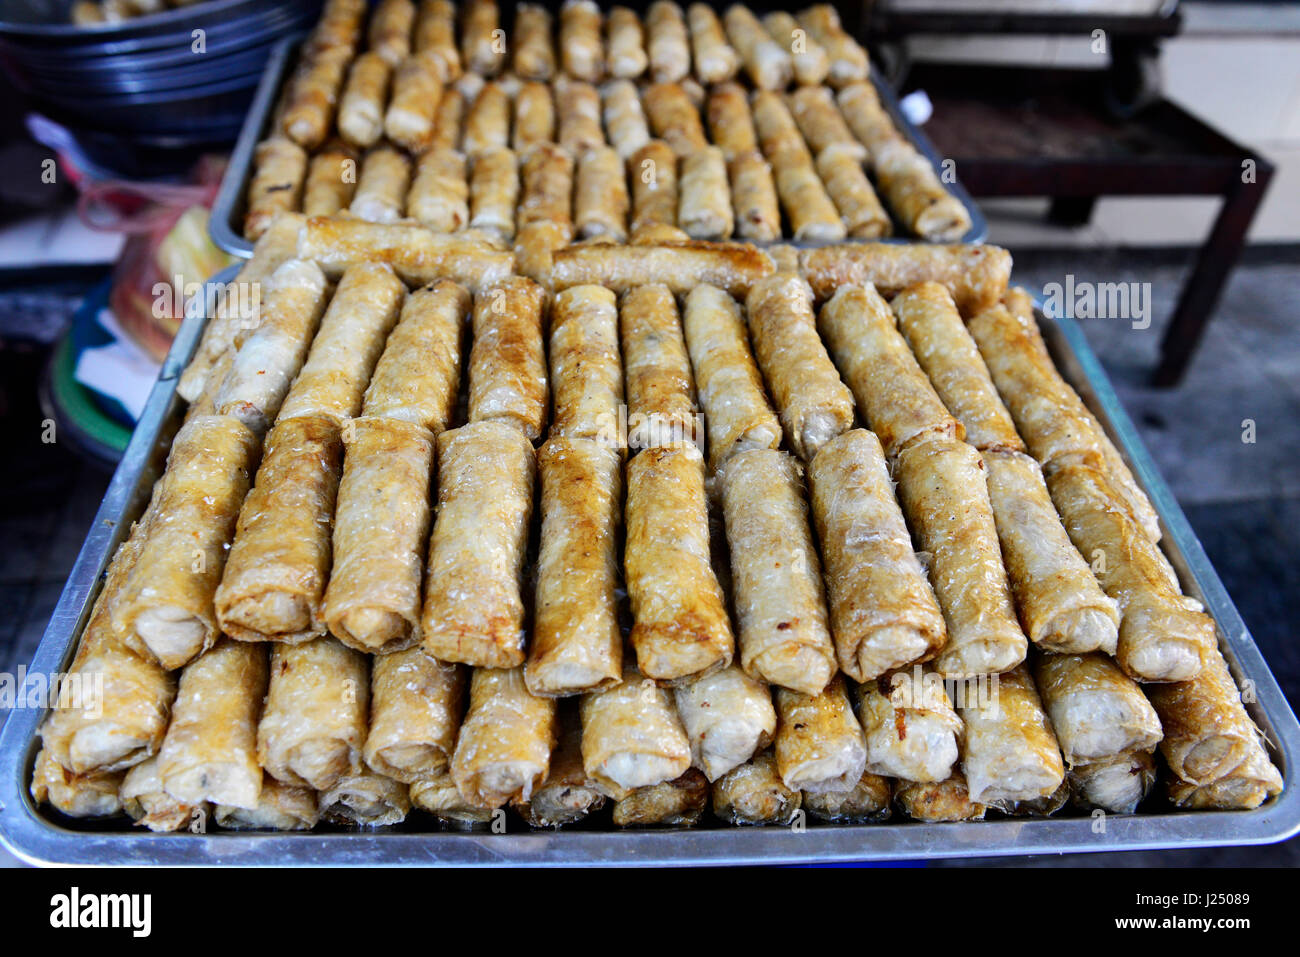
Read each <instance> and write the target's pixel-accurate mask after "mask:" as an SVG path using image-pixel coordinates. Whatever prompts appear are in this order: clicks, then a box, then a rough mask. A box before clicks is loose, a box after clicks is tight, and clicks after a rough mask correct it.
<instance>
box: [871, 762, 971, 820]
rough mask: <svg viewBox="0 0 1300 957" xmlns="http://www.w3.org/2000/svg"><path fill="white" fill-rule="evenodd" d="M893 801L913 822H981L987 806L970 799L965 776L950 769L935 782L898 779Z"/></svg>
mask: <svg viewBox="0 0 1300 957" xmlns="http://www.w3.org/2000/svg"><path fill="white" fill-rule="evenodd" d="M894 800H895V801H896V802H897V803H898V806H899V808H900V809H901V810H902V812H903V813H904V814H906V815H907V816H908V817H910V818H911V819H912V820H914V821H926V822H928V823H932V824H934V823H940V822H944V821H982V820H983V819H984V815H985V814H987V813H988V805H986V804H979V803H977V802H975V801H972V800H971V797H970V790H969V789H968V788H967V786H966V778H965V777H964V776H963V775H962V773H961V771H959V770H956V769H954V770H953V772H952V775H951V777H949V778H948V779H947V780H946V781H940V782H939V783H937V784H932V783H917V782H913V781H898V782H897V784H896V786H895V788H894Z"/></svg>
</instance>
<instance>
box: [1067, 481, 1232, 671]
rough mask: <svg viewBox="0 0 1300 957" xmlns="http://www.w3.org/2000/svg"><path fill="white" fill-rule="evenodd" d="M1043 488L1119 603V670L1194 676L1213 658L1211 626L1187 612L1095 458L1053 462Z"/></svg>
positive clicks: (1157, 554) (1165, 567)
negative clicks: (1047, 491)
mask: <svg viewBox="0 0 1300 957" xmlns="http://www.w3.org/2000/svg"><path fill="white" fill-rule="evenodd" d="M1047 487H1048V489H1050V490H1051V493H1052V502H1053V503H1054V504H1055V505H1056V509H1057V511H1058V512H1059V513H1060V515H1061V518H1062V519H1063V521H1064V523H1065V529H1066V531H1067V532H1069V534H1070V538H1071V540H1072V541H1073V542H1074V544H1075V546H1076V547H1077V548H1078V549H1079V551H1080V552H1081V553H1082V554H1083V558H1084V560H1085V561H1087V562H1088V563H1089V565H1090V566H1091V568H1092V572H1093V574H1094V575H1096V577H1097V581H1098V582H1099V583H1100V584H1101V587H1102V588H1103V589H1104V590H1105V592H1106V594H1107V595H1109V596H1110V597H1111V598H1113V599H1114V600H1115V602H1116V604H1118V605H1119V611H1120V615H1121V618H1120V624H1119V642H1118V647H1117V650H1116V654H1115V657H1116V660H1117V661H1118V662H1119V664H1120V667H1121V668H1123V669H1124V671H1125V672H1126V673H1127V674H1128V675H1129V676H1130V677H1132V678H1135V679H1137V680H1138V681H1186V680H1188V679H1190V678H1194V677H1195V676H1196V675H1197V673H1198V672H1199V671H1200V669H1201V666H1202V662H1203V660H1204V659H1205V658H1206V657H1207V656H1209V655H1211V654H1213V652H1214V648H1215V634H1214V621H1213V620H1212V619H1211V618H1210V617H1209V616H1208V615H1205V614H1203V613H1202V612H1200V611H1194V610H1192V609H1191V608H1189V607H1188V606H1187V604H1186V601H1185V599H1184V598H1183V596H1182V595H1181V594H1180V593H1179V591H1178V583H1177V581H1176V580H1175V579H1174V578H1173V576H1172V575H1171V574H1170V572H1169V564H1168V561H1167V560H1166V559H1165V557H1164V555H1163V554H1162V553H1161V551H1160V546H1159V545H1157V544H1155V542H1153V541H1151V539H1150V538H1149V537H1148V536H1147V535H1146V533H1145V532H1144V531H1143V530H1142V528H1141V526H1139V525H1138V523H1137V521H1136V520H1135V519H1134V518H1133V516H1132V514H1131V513H1130V512H1129V510H1128V509H1127V508H1126V507H1125V505H1124V499H1123V498H1122V497H1121V494H1120V492H1119V491H1118V490H1117V489H1116V488H1115V486H1114V485H1113V484H1111V482H1110V481H1109V480H1108V479H1107V477H1106V474H1105V472H1104V471H1103V465H1102V461H1101V459H1100V457H1098V456H1064V457H1062V458H1060V459H1058V460H1057V461H1056V462H1055V463H1054V464H1053V465H1051V466H1049V468H1048V469H1047Z"/></svg>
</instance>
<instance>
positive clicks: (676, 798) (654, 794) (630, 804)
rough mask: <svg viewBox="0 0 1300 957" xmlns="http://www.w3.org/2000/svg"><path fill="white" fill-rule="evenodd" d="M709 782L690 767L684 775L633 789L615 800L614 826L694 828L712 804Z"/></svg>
mask: <svg viewBox="0 0 1300 957" xmlns="http://www.w3.org/2000/svg"><path fill="white" fill-rule="evenodd" d="M709 793H710V789H709V782H708V779H707V778H705V776H704V775H703V774H701V773H700V772H699V771H697V770H695V768H691V769H690V770H688V771H687V772H686V773H685V774H683V775H682V776H681V777H679V778H677V779H676V780H673V781H665V782H664V783H663V784H652V785H651V786H650V787H648V788H639V789H637V790H635V791H632V792H631V793H629V794H628V795H627V797H624V798H623V799H621V800H619V801H616V802H615V803H614V814H613V820H614V826H615V827H692V826H694V825H695V824H696V823H697V822H698V821H699V820H700V817H701V816H702V815H703V814H704V809H705V808H706V807H708V804H709Z"/></svg>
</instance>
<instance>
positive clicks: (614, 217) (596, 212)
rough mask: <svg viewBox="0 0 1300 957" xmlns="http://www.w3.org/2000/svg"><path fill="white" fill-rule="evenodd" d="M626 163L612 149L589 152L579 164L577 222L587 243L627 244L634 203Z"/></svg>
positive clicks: (575, 207)
mask: <svg viewBox="0 0 1300 957" xmlns="http://www.w3.org/2000/svg"><path fill="white" fill-rule="evenodd" d="M623 173H624V170H623V160H622V159H620V158H619V155H618V152H617V151H616V150H614V149H613V148H612V147H608V146H601V147H597V148H595V149H591V150H588V151H587V152H586V153H584V154H583V156H582V158H581V159H580V160H579V161H578V172H577V177H576V180H575V186H574V193H573V219H574V225H575V226H576V227H577V229H578V235H579V236H581V237H582V238H583V239H596V238H600V239H608V240H611V241H612V242H616V243H621V242H624V241H626V240H627V213H628V207H629V205H630V201H629V199H628V194H627V179H626V178H625V177H624V175H623Z"/></svg>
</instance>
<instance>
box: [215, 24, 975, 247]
mask: <svg viewBox="0 0 1300 957" xmlns="http://www.w3.org/2000/svg"><path fill="white" fill-rule="evenodd" d="M301 42H302V36H301V35H300V36H296V37H288V38H286V39H285V40H283V41H282V42H281V43H279V44H278V45H277V46H276V47H275V49H274V50H273V51H272V53H271V58H270V59H269V60H268V61H267V64H266V72H265V73H264V74H263V75H262V82H261V84H260V85H259V86H258V88H257V94H256V95H255V96H254V98H253V104H252V106H250V107H249V108H248V115H247V116H246V117H245V118H244V126H243V129H241V130H240V133H239V139H238V140H237V141H236V142H235V149H234V152H232V153H231V154H230V163H229V165H227V166H226V172H225V175H224V176H223V177H222V180H221V187H220V189H219V190H218V191H217V197H216V199H215V200H214V201H213V203H212V215H211V217H210V218H209V220H208V223H209V225H208V231H209V232H210V233H211V235H212V241H213V242H214V243H216V244H217V245H218V246H220V247H221V248H222V249H224V250H225V251H226V252H228V253H232V254H233V255H236V256H243V257H245V258H247V257H249V256H251V255H253V244H252V242H250V241H249V240H247V239H245V238H244V211H245V208H246V205H247V204H246V200H247V197H248V184H249V181H250V180H251V179H252V176H253V154H254V153H255V152H256V150H257V144H258V143H260V142H261V141H262V138H263V136H265V135H266V132H267V126H268V125H269V124H270V122H271V113H272V112H273V111H274V110H275V104H276V100H277V98H278V97H279V95H280V89H281V87H282V85H283V83H284V80H285V77H287V76H288V74H289V70H290V67H291V66H292V65H293V62H294V59H295V55H296V53H297V48H298V45H299V44H300V43H301ZM871 79H872V81H873V82H874V83H875V85H876V90H877V91H878V92H879V94H880V103H881V105H882V106H884V108H885V110H886V111H887V112H888V113H889V115H890V118H891V119H893V121H894V125H895V126H897V127H898V129H899V130H900V131H901V132H902V133H903V135H904V136H905V137H906V138H907V140H908V142H910V143H911V144H912V145H913V146H914V147H916V148H917V149H918V150H919V151H920V152H921V153H922V154H924V156H925V158H926V159H928V160H929V161H930V165H931V166H932V167H933V168H934V170H935V172H936V173H939V172H941V171H942V168H943V161H942V159H941V157H940V156H939V154H938V152H936V151H935V148H934V144H932V143H931V142H930V140H929V138H928V137H926V135H925V134H924V133H922V132H921V131H920V130H919V129H918V128H917V127H916V126H915V125H914V124H913V123H912V122H911V121H910V120H908V119H907V117H905V116H904V115H903V112H902V110H901V109H900V108H899V105H898V98H897V97H896V96H895V95H894V91H893V90H892V89H890V87H889V84H888V83H886V82H885V81H884V79H883V78H882V77H881V76H880V74H879V73H877V72H876V69H875V67H874V66H873V67H872V68H871ZM944 186H945V188H946V189H947V190H948V192H950V193H952V195H953V196H955V197H956V198H957V200H958V201H959V202H960V203H961V204H962V206H964V207H965V208H966V213H967V214H968V215H969V216H970V222H971V227H970V229H969V230H967V232H966V235H964V236H963V237H962V238H961V241H962V242H965V243H982V242H983V241H984V240H985V238H986V237H987V236H988V234H989V226H988V222H987V221H986V220H985V219H984V213H983V212H981V211H980V208H979V207H978V206H976V205H975V201H974V200H972V199H971V197H970V194H969V193H967V192H966V188H965V187H964V186H962V185H961V182H960V181H959V180H958V181H955V182H952V183H945V184H944ZM894 226H895V228H896V229H897V228H898V223H897V222H895V223H894ZM873 241H875V242H887V243H914V242H924V240H922V239H918V238H917V237H915V236H912V235H911V234H910V233H907V232H906V231H904V234H903V235H898V236H891V237H889V238H887V239H883V240H873ZM775 242H777V243H782V244H785V245H793V246H799V247H801V248H803V247H808V246H814V245H826V244H825V243H808V242H791V241H790V240H785V239H781V240H776V241H775ZM847 242H867V240H847ZM756 245H759V246H763V245H771V244H768V243H757V244H756Z"/></svg>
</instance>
